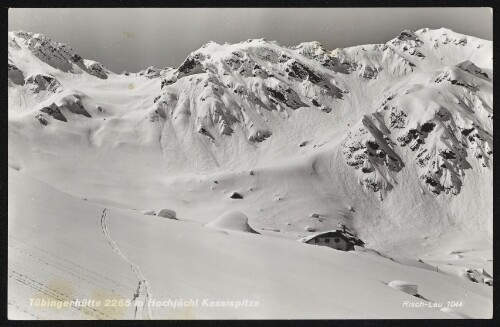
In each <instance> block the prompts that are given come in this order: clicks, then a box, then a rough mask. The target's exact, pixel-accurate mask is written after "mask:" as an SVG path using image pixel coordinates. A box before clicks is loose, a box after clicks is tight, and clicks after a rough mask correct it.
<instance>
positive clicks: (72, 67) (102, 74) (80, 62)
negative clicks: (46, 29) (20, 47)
mask: <svg viewBox="0 0 500 327" xmlns="http://www.w3.org/2000/svg"><path fill="white" fill-rule="evenodd" d="M13 34H14V35H15V37H16V40H14V42H23V43H24V44H25V45H26V46H27V47H28V48H29V49H30V50H31V52H32V53H33V54H34V55H35V56H36V57H37V58H38V59H40V60H41V61H43V62H45V63H47V64H48V65H50V66H52V67H54V68H56V69H59V70H61V71H63V72H72V73H76V72H77V68H80V69H82V70H84V71H86V72H87V73H89V74H91V75H94V76H96V77H99V78H102V79H105V78H107V74H108V72H109V71H108V70H107V69H106V68H104V66H102V65H101V64H100V63H98V62H96V61H92V60H87V59H82V57H81V56H80V55H79V54H78V53H76V52H75V51H74V50H73V49H72V48H71V47H69V46H68V45H66V44H64V43H59V42H54V41H52V40H51V39H50V38H48V37H47V36H45V35H42V34H36V33H30V32H24V31H18V32H14V33H13Z"/></svg>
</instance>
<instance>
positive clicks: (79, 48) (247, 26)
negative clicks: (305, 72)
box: [8, 8, 493, 73]
mask: <svg viewBox="0 0 500 327" xmlns="http://www.w3.org/2000/svg"><path fill="white" fill-rule="evenodd" d="M8 24H9V30H10V31H12V30H24V31H29V32H36V33H42V34H45V35H47V36H48V37H50V38H51V39H53V40H55V41H58V42H63V43H66V44H68V45H69V46H71V47H72V48H73V49H74V50H75V51H76V52H78V53H79V54H80V55H81V56H82V57H83V58H86V59H93V60H97V61H99V62H101V63H103V64H104V65H105V66H106V67H108V68H109V69H111V70H112V71H114V72H117V73H120V72H122V71H123V70H127V71H131V72H136V71H139V70H141V69H144V68H146V67H148V66H155V67H159V68H163V67H167V66H168V67H178V66H179V65H180V64H181V63H182V61H183V60H184V59H185V58H186V56H187V55H188V54H189V53H190V52H192V51H194V50H196V49H198V48H200V47H201V46H202V45H203V44H205V43H207V42H208V41H210V40H212V41H215V42H217V43H224V42H229V43H237V42H240V41H244V40H247V39H251V38H252V39H253V38H261V37H263V38H266V39H268V40H276V41H278V42H279V43H280V44H282V45H286V46H290V45H297V44H299V43H301V42H306V41H319V42H320V43H322V44H323V46H324V47H325V48H327V49H335V48H339V47H340V48H342V47H348V46H354V45H361V44H370V43H372V44H373V43H385V42H387V41H388V40H390V39H392V38H394V37H395V36H397V35H398V34H399V32H401V31H402V30H405V29H411V30H417V29H420V28H423V27H429V28H440V27H446V28H449V29H451V30H453V31H455V32H458V33H463V34H467V35H472V36H476V37H480V38H483V39H487V40H492V37H493V14H492V10H491V9H489V8H367V9H364V8H252V9H245V8H242V9H235V8H199V9H198V8H193V9H182V8H178V9H169V8H165V9H163V8H151V9H148V8H129V9H128V8H124V9H119V8H116V9H115V8H109V9H106V8H85V9H83V8H82V9H78V8H71V9H66V8H65V9H58V8H43V9H36V8H33V9H31V8H29V9H28V8H26V9H21V8H16V9H10V10H9V23H8Z"/></svg>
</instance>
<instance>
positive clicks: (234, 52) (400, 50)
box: [8, 28, 493, 274]
mask: <svg viewBox="0 0 500 327" xmlns="http://www.w3.org/2000/svg"><path fill="white" fill-rule="evenodd" d="M492 46H493V45H492V42H491V41H486V40H482V39H478V38H475V37H471V36H466V35H461V34H458V33H455V32H453V31H451V30H448V29H445V28H441V29H436V30H431V29H421V30H418V31H414V32H413V31H403V32H402V33H400V34H399V35H398V36H396V37H395V38H394V39H392V40H390V41H388V42H387V43H385V44H371V45H363V46H355V47H350V48H345V49H334V50H332V51H331V50H328V49H325V48H324V47H323V46H322V45H321V44H320V43H318V42H305V43H301V44H299V45H297V46H293V47H285V46H282V45H280V44H278V43H277V42H274V41H267V40H265V39H254V40H247V41H243V42H240V43H237V44H227V43H226V44H217V43H214V42H209V43H207V44H206V45H204V46H202V47H201V48H200V49H198V50H196V51H193V52H192V53H191V54H189V55H188V56H187V58H186V59H185V61H184V62H183V63H181V64H180V66H179V67H178V68H169V67H167V68H164V69H159V68H155V67H152V66H151V67H148V68H146V69H145V70H143V71H140V72H138V73H128V72H123V73H121V74H116V73H113V72H111V71H110V70H109V69H107V68H106V67H104V66H103V65H102V64H100V63H98V62H96V61H93V60H87V59H83V58H82V57H81V56H80V55H79V54H78V53H76V52H75V50H73V49H72V48H71V47H69V46H67V45H64V44H61V43H57V42H55V41H53V40H50V39H49V38H48V37H46V36H43V35H41V34H35V33H28V32H21V31H18V32H10V33H9V44H8V59H9V62H8V76H9V80H8V83H9V110H8V118H9V140H8V142H9V167H11V168H12V169H14V170H17V171H18V172H20V173H22V174H23V175H26V176H30V178H35V179H37V180H40V181H43V182H45V183H47V184H49V185H50V186H51V187H54V188H56V189H58V190H59V191H63V192H66V193H69V194H71V195H72V196H76V197H78V198H81V199H83V198H85V199H86V200H88V201H90V202H94V203H98V204H100V205H105V206H107V207H114V208H122V209H129V210H130V209H134V210H151V209H156V208H163V207H165V208H170V209H173V210H175V211H176V212H177V215H178V216H180V217H182V218H184V219H187V220H191V221H196V222H201V223H208V222H210V221H213V220H214V219H216V218H217V217H219V216H221V215H222V214H223V213H224V212H226V211H228V210H238V211H240V212H243V213H244V214H245V215H246V216H248V218H249V224H250V226H251V228H253V229H255V230H257V231H259V232H261V231H266V232H267V233H271V234H276V235H280V236H283V237H285V238H298V237H301V236H305V235H307V234H309V233H312V232H317V231H323V230H329V229H332V228H335V227H336V226H337V223H339V222H341V223H344V224H345V225H347V226H348V227H349V228H351V229H352V230H354V231H355V232H356V233H357V235H358V236H359V237H360V238H361V239H363V241H365V243H366V244H367V246H368V247H374V248H377V249H378V250H384V251H387V253H394V252H397V253H399V254H401V253H404V254H406V255H410V256H414V257H415V256H426V255H430V254H429V251H428V249H429V248H432V249H437V247H443V246H444V245H443V244H444V243H446V245H445V246H444V247H445V248H446V246H451V245H450V244H455V243H454V242H455V241H456V238H461V237H467V238H470V237H472V238H473V239H474V240H477V242H478V243H477V244H480V245H478V246H477V247H471V248H469V249H454V250H452V251H451V252H453V251H455V250H456V251H462V250H463V251H462V252H461V253H466V255H465V257H469V255H470V256H472V257H474V258H475V259H477V257H475V256H474V255H473V254H471V253H476V252H477V251H479V250H478V249H479V248H481V249H487V251H486V253H490V252H488V251H491V242H492V237H493V236H492V221H493V212H492V208H493V204H492V202H493V197H492V192H493V186H492V185H493V184H492V183H493V181H492V177H493V153H492V151H493V70H492V67H493V66H492V65H493V51H492V49H493V48H492ZM234 192H237V194H238V195H239V197H237V198H235V197H233V196H232V195H234ZM451 235H453V237H452V236H451ZM443 240H446V242H444V241H443ZM443 242H444V243H443ZM457 247H461V245H460V246H458V245H457ZM451 252H450V253H451ZM447 255H449V253H447V254H444V253H441V256H440V255H436V256H434V257H433V258H434V260H437V261H439V260H441V259H442V258H443V256H444V257H446V256H447ZM431 256H432V255H431ZM463 256H464V255H462V256H461V257H460V258H459V259H461V258H463ZM486 256H488V255H486ZM475 259H474V260H475ZM443 260H444V259H443ZM446 260H448V259H446ZM485 260H486V259H485ZM488 260H489V259H488ZM439 262H440V264H441V263H442V264H443V266H445V263H444V261H439ZM470 262H471V261H467V263H460V262H457V263H456V267H457V269H458V270H460V269H462V270H463V269H465V270H467V269H469V268H471V267H472V266H471V263H470ZM491 265H492V263H491V261H487V260H486V261H485V262H480V263H477V262H474V264H473V266H474V268H486V269H490V267H491ZM443 269H445V270H446V269H450V268H449V267H445V268H443ZM458 270H457V271H458ZM455 274H456V271H455Z"/></svg>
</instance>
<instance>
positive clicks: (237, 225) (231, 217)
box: [206, 210, 259, 234]
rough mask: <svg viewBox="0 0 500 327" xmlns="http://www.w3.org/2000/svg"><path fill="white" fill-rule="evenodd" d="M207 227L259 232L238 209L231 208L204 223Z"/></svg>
mask: <svg viewBox="0 0 500 327" xmlns="http://www.w3.org/2000/svg"><path fill="white" fill-rule="evenodd" d="M206 226H208V227H212V228H216V229H224V230H231V231H237V232H244V233H252V234H259V233H258V232H257V231H255V230H254V229H253V228H252V227H250V225H248V217H247V216H245V214H243V213H242V212H240V211H237V210H232V211H227V212H225V213H224V214H223V215H222V216H220V217H219V218H217V219H215V220H214V221H212V222H210V223H208V224H206Z"/></svg>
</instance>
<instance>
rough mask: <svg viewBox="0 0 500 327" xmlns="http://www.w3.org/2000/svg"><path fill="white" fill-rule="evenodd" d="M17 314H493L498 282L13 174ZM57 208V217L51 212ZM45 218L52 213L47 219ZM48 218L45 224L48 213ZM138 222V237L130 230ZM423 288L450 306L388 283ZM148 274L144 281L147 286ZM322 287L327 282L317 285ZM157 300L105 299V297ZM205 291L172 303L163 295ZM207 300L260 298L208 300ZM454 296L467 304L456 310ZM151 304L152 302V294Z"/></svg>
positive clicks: (12, 290) (13, 314) (12, 297)
mask: <svg viewBox="0 0 500 327" xmlns="http://www.w3.org/2000/svg"><path fill="white" fill-rule="evenodd" d="M9 190H11V192H9V281H8V285H9V318H11V319H19V318H24V319H47V318H49V319H127V318H128V319H133V318H134V317H135V318H137V319H148V318H155V319H195V318H196V319H206V318H233V319H234V318H287V319H288V318H422V317H428V318H456V317H473V318H479V317H483V318H487V317H491V314H492V300H491V293H492V288H491V287H488V286H486V285H484V284H477V283H471V282H469V281H466V280H461V279H458V278H457V277H455V276H450V275H448V274H446V273H441V272H436V271H435V269H434V267H432V266H430V265H425V264H422V263H419V262H417V261H416V260H411V259H406V260H402V259H392V260H391V259H389V258H386V257H384V256H381V255H380V254H378V253H376V252H374V251H368V250H367V251H361V252H342V251H335V250H333V249H329V248H325V247H316V246H311V245H307V244H302V243H299V242H296V241H295V240H289V239H283V238H280V237H274V236H269V235H257V234H252V233H241V232H239V231H220V230H216V229H213V228H210V227H205V226H202V225H200V224H197V223H192V222H187V221H182V220H181V221H175V220H171V219H162V218H158V217H155V216H145V215H142V214H139V213H135V212H133V211H130V210H120V209H110V210H106V208H105V207H102V206H98V205H95V204H92V203H89V202H86V201H83V200H81V199H77V198H75V197H72V196H70V195H68V194H64V193H62V192H60V191H57V190H55V189H54V188H52V187H50V186H48V185H46V184H44V183H41V182H39V181H37V180H35V179H32V178H30V177H27V176H25V175H24V174H22V173H19V172H16V171H13V170H10V171H9ZM46 213H49V214H46ZM41 215H43V217H41ZM40 218H43V221H40ZM131 230H133V231H134V233H133V236H132V235H131V233H130V231H131ZM393 280H404V281H407V282H408V283H412V284H415V285H417V287H418V294H419V295H420V296H422V297H423V298H425V299H427V300H431V301H433V302H435V303H444V304H443V307H442V308H428V307H423V308H417V309H415V308H410V307H405V306H403V303H404V301H417V302H418V301H420V299H418V298H415V297H414V296H412V295H409V294H407V293H404V292H402V291H400V290H395V289H393V288H391V287H389V286H388V285H387V284H389V283H390V282H391V281H393ZM141 282H142V283H141ZM318 290H320V291H319V292H318ZM30 298H33V299H39V300H40V301H41V300H42V299H45V300H51V299H52V300H53V299H56V300H61V301H64V300H68V301H69V300H71V299H86V298H91V299H94V300H101V301H102V304H101V305H100V306H97V305H94V306H88V307H85V306H81V307H79V308H75V307H70V308H62V309H57V308H40V307H30V306H29V303H30V302H29V301H30V300H29V299H30ZM134 298H137V299H138V300H136V301H145V300H146V299H151V300H152V301H153V302H151V305H150V306H149V307H148V306H144V307H142V306H140V305H138V310H137V313H136V312H135V310H134V306H133V305H131V306H130V307H127V306H126V305H125V307H119V308H117V307H104V303H105V300H106V299H117V300H122V301H124V302H122V303H126V302H125V301H127V300H128V301H130V303H132V304H133V303H134ZM169 299H170V300H172V301H173V300H182V301H188V300H189V299H200V300H199V303H198V305H197V306H191V307H189V306H184V307H177V308H173V307H172V304H170V306H169V304H161V303H159V304H155V303H157V301H161V302H163V301H168V300H169ZM202 299H209V301H226V300H227V299H229V300H232V301H245V300H248V301H252V302H254V303H256V302H258V305H254V306H252V307H250V306H247V307H240V308H236V309H235V308H234V307H233V308H231V307H210V306H209V304H206V305H203V304H202ZM448 301H457V302H463V305H462V306H461V307H459V308H448V309H444V308H445V307H448V305H447V302H448ZM144 303H148V302H147V301H146V302H144Z"/></svg>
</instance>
